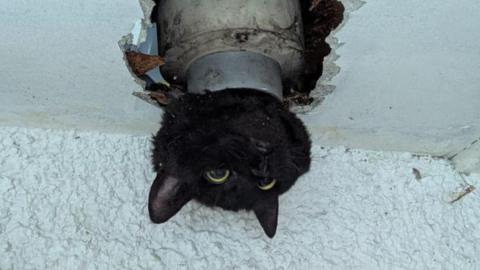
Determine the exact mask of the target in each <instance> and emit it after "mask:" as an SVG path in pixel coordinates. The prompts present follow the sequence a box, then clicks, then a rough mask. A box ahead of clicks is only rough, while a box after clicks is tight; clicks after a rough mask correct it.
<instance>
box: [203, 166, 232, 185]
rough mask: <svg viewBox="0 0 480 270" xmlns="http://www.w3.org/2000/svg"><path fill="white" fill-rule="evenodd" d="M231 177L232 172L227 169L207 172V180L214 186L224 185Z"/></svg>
mask: <svg viewBox="0 0 480 270" xmlns="http://www.w3.org/2000/svg"><path fill="white" fill-rule="evenodd" d="M228 177H230V171H229V170H227V169H215V170H210V171H207V172H205V179H207V181H208V182H210V183H212V184H217V185H218V184H223V183H225V181H227V179H228Z"/></svg>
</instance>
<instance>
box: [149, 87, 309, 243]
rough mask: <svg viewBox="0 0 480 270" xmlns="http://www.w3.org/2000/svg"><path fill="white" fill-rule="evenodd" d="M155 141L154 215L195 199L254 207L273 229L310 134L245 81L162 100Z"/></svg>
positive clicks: (302, 168) (270, 231)
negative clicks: (237, 85) (242, 86)
mask: <svg viewBox="0 0 480 270" xmlns="http://www.w3.org/2000/svg"><path fill="white" fill-rule="evenodd" d="M153 144H154V149H153V155H152V161H153V166H154V168H155V171H156V172H157V177H156V179H155V180H154V182H153V184H152V187H151V190H150V197H149V204H148V209H149V213H150V218H151V220H152V221H153V222H155V223H162V222H165V221H167V220H168V219H169V218H171V217H172V216H173V215H175V214H176V213H177V212H178V211H179V210H180V209H181V208H182V207H183V206H184V205H185V204H186V203H187V202H188V201H190V200H192V199H195V200H197V201H199V202H201V203H203V204H206V205H209V206H218V207H221V208H223V209H227V210H234V211H237V210H240V209H246V210H253V211H254V212H255V215H256V216H257V218H258V220H259V222H260V224H261V225H262V227H263V229H264V231H265V233H266V234H267V235H268V236H270V237H273V235H274V234H275V231H276V227H277V216H278V197H279V195H280V194H282V193H283V192H285V191H287V190H288V189H289V188H290V187H291V186H292V185H293V184H294V183H295V181H296V180H297V178H298V177H299V176H301V175H302V174H303V173H305V172H306V171H308V169H309V166H310V139H309V137H308V133H307V132H306V129H305V127H304V125H303V124H302V122H301V121H300V120H299V119H298V118H296V116H295V115H294V114H292V113H290V112H289V111H288V110H287V109H285V108H284V107H283V105H282V104H281V102H279V101H278V100H277V99H276V98H274V97H272V96H270V95H268V94H264V93H262V92H258V91H255V90H248V89H230V90H223V91H220V92H208V93H206V94H203V95H200V94H186V95H184V96H182V97H180V98H179V99H177V100H174V101H173V102H171V103H170V104H168V105H167V107H165V113H164V115H163V121H162V128H161V129H160V130H159V131H158V133H157V134H156V136H154V138H153Z"/></svg>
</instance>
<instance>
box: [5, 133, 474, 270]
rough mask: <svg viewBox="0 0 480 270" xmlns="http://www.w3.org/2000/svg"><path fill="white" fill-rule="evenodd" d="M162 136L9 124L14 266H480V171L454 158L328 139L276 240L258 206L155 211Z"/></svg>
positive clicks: (291, 198) (10, 265) (286, 204)
mask: <svg viewBox="0 0 480 270" xmlns="http://www.w3.org/2000/svg"><path fill="white" fill-rule="evenodd" d="M148 139H149V138H147V137H132V136H128V135H105V134H98V133H77V132H73V131H68V132H67V131H65V132H64V131H54V130H36V129H33V130H32V129H30V130H29V129H22V128H2V129H0V168H1V169H0V254H1V256H0V269H2V270H8V269H368V270H372V269H382V270H383V269H462V270H468V269H479V267H480V259H479V257H478V254H480V232H479V230H478V224H479V223H480V214H479V212H478V209H479V207H480V198H479V197H478V194H477V193H476V192H474V193H472V194H469V195H467V196H466V197H465V198H464V199H463V200H461V201H459V202H457V203H455V204H450V203H448V200H449V199H450V196H451V194H450V193H451V192H453V191H458V190H461V189H462V186H463V185H464V181H467V182H469V183H470V184H477V185H478V184H479V177H480V175H477V176H475V175H472V176H471V177H468V178H465V179H462V177H460V176H459V175H458V174H456V173H455V172H454V171H453V170H452V168H451V167H450V166H449V165H448V164H447V163H446V162H444V161H442V160H434V159H431V158H418V157H412V156H411V155H410V154H401V153H397V154H394V153H380V152H362V151H346V149H343V148H333V149H322V148H320V147H319V146H318V145H317V146H315V147H314V149H313V152H314V161H313V169H312V171H311V172H310V173H309V174H307V175H306V176H305V177H303V178H301V179H300V180H299V181H298V182H297V184H296V185H295V186H294V187H293V188H292V189H291V191H289V192H288V193H287V194H285V195H284V196H282V197H281V199H280V217H279V227H278V231H277V235H276V236H275V238H274V239H273V240H270V239H269V238H267V237H266V236H265V235H264V233H263V231H262V229H261V228H260V226H259V225H258V224H257V221H256V219H255V217H254V215H253V214H249V213H237V214H234V213H231V212H224V211H221V210H218V209H216V210H213V209H209V208H206V207H203V206H200V205H198V204H189V205H187V206H186V207H185V208H184V209H182V210H181V212H180V213H179V214H177V216H175V217H174V218H173V220H171V221H170V222H168V223H166V224H164V225H153V224H151V223H150V221H149V219H148V216H147V210H146V200H147V192H148V189H149V185H150V182H151V180H152V177H153V175H152V172H151V168H150V166H149V162H148V155H149V140H148ZM413 167H415V168H418V169H419V170H420V171H421V173H422V174H423V176H424V178H423V179H422V180H420V181H417V180H415V178H414V177H413V175H412V173H411V171H412V168H413Z"/></svg>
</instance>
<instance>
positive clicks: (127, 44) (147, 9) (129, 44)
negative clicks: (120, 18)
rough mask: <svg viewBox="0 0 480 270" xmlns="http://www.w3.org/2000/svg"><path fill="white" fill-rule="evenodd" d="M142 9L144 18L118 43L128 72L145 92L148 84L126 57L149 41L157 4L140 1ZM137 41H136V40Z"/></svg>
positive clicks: (144, 0)
mask: <svg viewBox="0 0 480 270" xmlns="http://www.w3.org/2000/svg"><path fill="white" fill-rule="evenodd" d="M138 3H139V5H140V8H141V9H142V12H143V18H139V19H138V20H137V21H135V23H134V24H133V25H132V27H131V30H130V32H129V33H128V34H126V35H124V36H122V37H121V38H120V40H119V41H118V47H119V48H120V50H121V51H122V53H123V61H124V63H125V66H126V67H127V70H128V72H130V75H131V76H132V78H133V79H134V81H135V82H136V83H137V84H138V85H139V86H140V87H141V91H144V90H145V86H146V82H145V81H144V80H142V79H141V78H139V77H138V76H137V75H135V73H134V72H133V71H132V69H131V67H130V65H129V64H128V61H127V59H126V57H125V52H126V51H127V50H130V49H132V48H136V47H137V46H139V45H140V44H141V43H142V42H145V41H146V40H147V29H148V27H150V26H151V25H152V23H151V21H150V15H151V13H152V11H153V8H154V6H155V3H154V2H153V1H152V0H138ZM137 28H139V30H138V31H139V32H138V37H136V38H135V35H134V31H137ZM134 39H136V40H134ZM136 92H138V91H137V90H134V91H132V95H133V96H135V93H136Z"/></svg>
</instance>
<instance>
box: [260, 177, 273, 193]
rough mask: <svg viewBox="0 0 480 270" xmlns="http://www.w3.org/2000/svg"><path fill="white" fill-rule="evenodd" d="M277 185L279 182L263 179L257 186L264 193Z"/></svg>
mask: <svg viewBox="0 0 480 270" xmlns="http://www.w3.org/2000/svg"><path fill="white" fill-rule="evenodd" d="M276 183H277V180H275V179H273V178H270V179H262V180H260V181H259V182H258V184H257V186H258V188H259V189H261V190H263V191H267V190H270V189H272V188H273V187H274V186H275V184H276Z"/></svg>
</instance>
